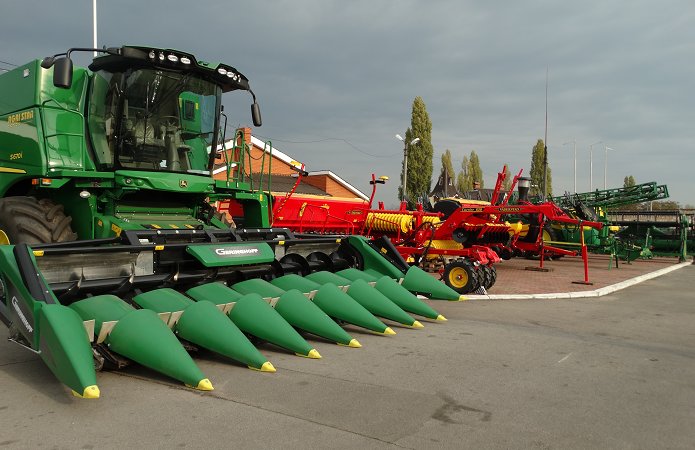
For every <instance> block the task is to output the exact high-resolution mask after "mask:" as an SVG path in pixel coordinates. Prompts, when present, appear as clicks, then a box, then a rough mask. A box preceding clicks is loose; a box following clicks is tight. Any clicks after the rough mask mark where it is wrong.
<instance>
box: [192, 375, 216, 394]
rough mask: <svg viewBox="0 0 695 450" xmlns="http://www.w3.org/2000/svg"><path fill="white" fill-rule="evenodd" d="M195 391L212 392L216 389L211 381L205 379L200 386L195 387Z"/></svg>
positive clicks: (200, 382) (199, 383)
mask: <svg viewBox="0 0 695 450" xmlns="http://www.w3.org/2000/svg"><path fill="white" fill-rule="evenodd" d="M191 387H193V386H191ZM194 389H198V390H199V391H212V390H214V389H215V388H214V387H212V383H210V380H208V379H207V378H203V379H202V380H200V381H199V382H198V386H195V388H194Z"/></svg>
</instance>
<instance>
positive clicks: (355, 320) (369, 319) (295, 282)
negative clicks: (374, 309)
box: [270, 274, 396, 335]
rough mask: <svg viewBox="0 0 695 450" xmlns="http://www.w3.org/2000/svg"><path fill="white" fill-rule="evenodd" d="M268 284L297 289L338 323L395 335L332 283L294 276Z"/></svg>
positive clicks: (290, 275) (286, 276) (284, 277)
mask: <svg viewBox="0 0 695 450" xmlns="http://www.w3.org/2000/svg"><path fill="white" fill-rule="evenodd" d="M270 283H271V284H273V285H275V286H277V287H279V288H280V289H298V290H299V291H301V292H303V293H304V294H305V295H306V296H307V297H309V298H310V299H311V300H312V301H313V303H314V304H315V305H316V306H318V307H319V308H321V310H323V312H325V313H326V314H328V315H329V316H330V317H332V318H334V319H335V320H337V321H339V322H345V323H349V324H352V325H356V326H358V327H362V328H366V329H367V330H370V331H373V332H375V333H379V334H385V335H393V334H396V333H395V332H394V331H393V330H392V329H391V328H390V327H388V326H386V324H384V322H382V321H381V320H379V319H377V318H376V317H375V316H374V315H373V314H372V313H370V312H369V311H368V310H367V309H366V308H365V307H364V306H362V305H360V304H359V303H357V301H355V300H354V299H353V298H352V297H350V296H349V295H347V294H346V293H345V292H343V291H342V290H341V289H340V288H338V286H336V285H335V284H333V283H325V284H319V283H316V282H314V281H311V280H308V279H306V278H303V277H300V276H299V275H295V274H289V275H283V276H281V277H279V278H275V279H274V280H272V281H271V282H270Z"/></svg>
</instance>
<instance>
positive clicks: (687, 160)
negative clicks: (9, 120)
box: [0, 0, 695, 205]
mask: <svg viewBox="0 0 695 450" xmlns="http://www.w3.org/2000/svg"><path fill="white" fill-rule="evenodd" d="M2 10H3V11H2V15H1V16H0V24H1V26H0V43H2V47H1V50H0V60H2V61H4V62H9V63H13V64H21V63H24V62H26V61H28V60H30V59H33V58H38V57H43V56H45V55H48V54H53V53H57V52H60V51H64V50H66V49H67V48H69V47H73V46H91V43H92V1H91V0H62V1H52V2H47V1H39V0H22V1H15V0H4V1H3V8H2ZM98 44H99V46H102V45H107V46H119V45H122V44H140V45H154V46H161V47H170V48H177V49H181V50H186V51H190V52H191V53H193V54H195V55H196V56H198V57H199V58H200V59H205V60H210V61H223V62H226V63H228V64H231V65H232V66H234V67H236V68H237V69H238V70H240V71H241V72H242V73H244V74H245V75H246V76H247V77H248V78H249V79H250V81H251V86H252V88H253V90H254V91H255V93H256V95H257V97H258V101H259V103H260V105H261V110H262V113H263V121H264V125H263V127H261V128H259V129H257V130H254V135H256V136H258V137H261V138H265V139H270V140H272V142H273V144H274V146H275V147H276V148H278V149H279V150H281V151H283V152H285V153H287V154H289V155H291V156H292V157H294V158H295V159H297V160H299V161H301V162H303V163H305V164H306V165H307V168H308V169H309V170H324V169H330V170H332V171H333V172H335V173H337V174H338V175H340V176H341V177H343V178H344V179H345V180H347V181H348V182H350V183H352V184H353V185H354V186H356V187H357V188H359V189H361V190H362V191H364V192H367V191H369V184H368V180H369V177H370V174H371V173H376V174H377V175H388V176H389V177H390V178H391V181H390V183H389V184H387V186H386V187H385V188H384V189H382V190H381V192H380V195H378V196H377V197H378V198H380V199H382V200H384V201H386V203H387V205H395V204H396V203H395V196H396V189H397V186H398V184H399V176H400V170H401V164H402V157H403V147H402V143H401V142H399V141H397V140H396V138H395V137H394V135H395V134H396V133H399V134H401V135H403V134H404V133H405V130H406V129H407V128H408V127H409V125H410V114H411V106H412V102H413V99H414V98H415V97H416V96H420V97H422V98H423V100H424V101H425V104H426V105H427V111H428V113H429V116H430V119H431V120H432V124H433V127H432V144H433V146H434V151H435V161H434V167H435V173H434V174H433V183H434V182H435V181H436V177H437V175H438V173H439V170H440V155H441V154H442V153H443V152H444V151H445V150H446V149H449V150H451V152H452V154H453V158H454V166H455V167H456V169H457V170H458V169H459V168H460V164H461V160H462V159H463V156H464V155H468V154H469V153H470V151H471V150H475V151H476V152H477V153H478V155H479V157H480V160H481V166H482V169H483V172H484V175H485V176H484V182H485V185H486V186H489V187H492V186H493V185H494V180H495V177H496V174H497V172H498V171H499V170H501V168H502V165H503V164H504V163H509V165H510V168H511V170H512V172H514V173H516V172H518V170H519V169H524V172H525V173H528V170H529V168H530V167H529V166H530V160H531V148H532V147H533V145H534V144H535V143H536V140H537V139H539V138H543V135H544V121H545V78H546V67H547V68H548V71H549V91H548V92H549V95H548V114H549V128H548V148H549V161H550V166H551V168H552V174H553V189H554V192H555V193H556V194H560V193H562V192H564V191H565V190H568V191H572V190H573V189H574V175H573V174H574V172H573V161H574V156H573V144H572V143H571V141H573V140H576V149H577V190H578V191H579V192H585V191H588V190H589V145H590V144H592V143H594V142H597V141H602V143H601V144H598V145H595V146H594V147H593V187H594V188H600V189H602V188H603V183H604V164H605V159H604V158H605V155H606V151H605V148H604V146H608V147H610V148H612V149H613V150H609V151H608V173H607V181H608V187H620V186H622V183H623V178H624V177H625V176H626V175H633V176H634V177H635V179H636V180H637V182H638V183H641V182H647V181H657V182H658V183H660V184H667V185H668V188H669V192H670V194H671V199H673V200H676V201H679V202H681V203H682V204H685V203H690V204H695V193H694V192H693V185H694V183H693V182H692V181H691V180H692V176H693V172H694V171H695V158H694V157H693V154H692V151H693V148H692V147H693V126H694V125H695V114H694V112H693V107H694V102H693V100H694V99H693V97H694V94H695V89H694V86H693V84H694V82H695V81H694V80H695V58H694V56H695V3H693V2H692V1H689V0H682V1H680V0H675V1H669V0H664V1H660V2H655V1H646V0H632V1H626V0H622V1H612V0H602V1H594V0H588V1H583V2H567V1H557V0H556V1H550V0H547V1H542V0H528V1H509V0H504V1H502V0H498V1H491V2H482V1H477V2H476V1H468V0H456V1H436V0H435V1H407V0H400V1H396V0H391V1H379V0H371V1H360V0H352V1H328V0H315V1H309V0H293V1H248V0H237V1H228V0H227V1H223V0H199V1H197V2H192V1H178V0H177V1H162V0H152V1H143V0H137V1H136V0H123V1H118V0H112V1H108V2H107V1H104V0H99V3H98ZM83 58H84V57H83ZM77 62H81V63H82V64H86V63H88V60H87V59H86V58H84V59H82V60H80V59H78V60H77ZM0 67H8V66H7V65H4V64H1V63H0ZM250 103H251V99H250V98H249V96H248V95H246V94H244V93H234V94H227V95H226V96H225V107H226V112H227V113H228V115H229V118H230V123H231V124H232V125H234V126H236V125H249V124H250V122H251V119H250ZM566 143H567V144H566Z"/></svg>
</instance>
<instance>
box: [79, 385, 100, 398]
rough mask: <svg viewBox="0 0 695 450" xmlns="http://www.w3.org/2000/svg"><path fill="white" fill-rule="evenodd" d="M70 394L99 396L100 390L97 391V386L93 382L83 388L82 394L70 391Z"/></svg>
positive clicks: (90, 396) (81, 396) (80, 396)
mask: <svg viewBox="0 0 695 450" xmlns="http://www.w3.org/2000/svg"><path fill="white" fill-rule="evenodd" d="M72 395H74V396H75V397H79V398H99V396H100V395H101V392H100V391H99V387H98V386H97V385H96V384H93V385H91V386H87V387H86V388H84V391H83V392H82V394H80V393H78V392H75V391H72Z"/></svg>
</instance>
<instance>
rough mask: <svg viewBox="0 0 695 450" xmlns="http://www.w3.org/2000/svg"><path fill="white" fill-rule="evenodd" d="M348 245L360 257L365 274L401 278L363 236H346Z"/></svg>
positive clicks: (396, 270)
mask: <svg viewBox="0 0 695 450" xmlns="http://www.w3.org/2000/svg"><path fill="white" fill-rule="evenodd" d="M348 243H349V244H350V246H352V248H353V249H355V250H356V251H357V252H358V253H359V254H360V255H362V259H363V261H364V267H363V268H362V270H364V271H365V272H367V273H372V274H373V273H374V272H376V273H378V274H381V275H388V276H390V277H391V278H395V279H396V280H398V279H400V278H403V272H401V271H400V270H398V268H397V267H396V266H394V265H393V264H391V263H390V262H388V261H387V260H386V259H385V258H383V257H382V256H381V255H380V254H379V252H377V251H376V250H374V249H373V248H372V247H370V246H369V244H368V243H367V238H365V237H363V236H348ZM440 284H441V283H440Z"/></svg>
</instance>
